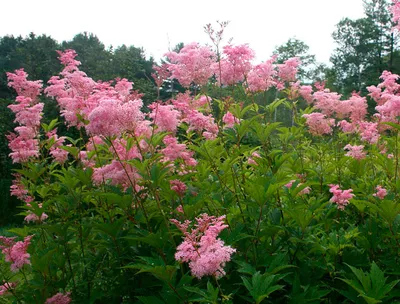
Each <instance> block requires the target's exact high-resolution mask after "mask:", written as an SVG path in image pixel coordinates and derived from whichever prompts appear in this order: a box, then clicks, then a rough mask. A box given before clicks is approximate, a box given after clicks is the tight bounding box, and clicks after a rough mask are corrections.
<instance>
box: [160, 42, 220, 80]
mask: <svg viewBox="0 0 400 304" xmlns="http://www.w3.org/2000/svg"><path fill="white" fill-rule="evenodd" d="M165 56H167V57H168V58H169V59H170V61H171V63H170V64H168V70H170V71H171V77H170V78H175V79H177V80H178V81H179V83H180V84H181V85H182V86H184V87H189V86H190V85H191V84H192V83H194V84H197V85H205V84H206V83H207V82H208V79H209V78H210V77H211V76H212V75H213V70H212V65H213V63H214V62H215V59H216V56H215V54H214V52H213V51H212V50H211V49H210V48H209V47H205V46H204V47H203V46H200V45H199V44H198V43H195V42H194V43H191V44H188V45H185V46H184V47H183V48H182V49H181V50H180V52H179V53H176V52H169V53H167V54H165Z"/></svg>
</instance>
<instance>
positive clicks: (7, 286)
mask: <svg viewBox="0 0 400 304" xmlns="http://www.w3.org/2000/svg"><path fill="white" fill-rule="evenodd" d="M16 285H17V284H15V283H7V282H6V283H4V284H3V285H0V296H2V295H5V294H6V293H7V292H8V291H10V290H11V289H13V288H15V286H16Z"/></svg>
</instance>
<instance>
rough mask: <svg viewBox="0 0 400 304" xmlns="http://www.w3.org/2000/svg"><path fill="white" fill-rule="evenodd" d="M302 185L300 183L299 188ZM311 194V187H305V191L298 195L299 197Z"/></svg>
mask: <svg viewBox="0 0 400 304" xmlns="http://www.w3.org/2000/svg"><path fill="white" fill-rule="evenodd" d="M301 185H302V183H299V184H298V185H297V187H300V186H301ZM310 192H311V187H308V186H307V187H305V188H304V189H303V190H301V191H300V192H299V193H298V195H304V194H310Z"/></svg>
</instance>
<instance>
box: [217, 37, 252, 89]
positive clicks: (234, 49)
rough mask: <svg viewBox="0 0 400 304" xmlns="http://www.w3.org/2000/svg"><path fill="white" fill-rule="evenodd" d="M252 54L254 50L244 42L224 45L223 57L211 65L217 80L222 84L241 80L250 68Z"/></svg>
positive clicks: (230, 83)
mask: <svg viewBox="0 0 400 304" xmlns="http://www.w3.org/2000/svg"><path fill="white" fill-rule="evenodd" d="M254 56H255V53H254V51H253V50H252V49H250V48H249V46H248V45H246V44H243V45H237V46H234V45H230V44H229V45H226V46H224V49H223V58H222V59H221V61H220V62H217V63H214V65H213V70H214V73H215V75H216V76H217V79H218V82H219V83H220V84H222V85H234V84H235V83H238V82H242V81H243V80H244V79H245V78H246V77H247V74H248V73H249V72H250V70H251V68H252V65H251V61H252V60H253V58H254Z"/></svg>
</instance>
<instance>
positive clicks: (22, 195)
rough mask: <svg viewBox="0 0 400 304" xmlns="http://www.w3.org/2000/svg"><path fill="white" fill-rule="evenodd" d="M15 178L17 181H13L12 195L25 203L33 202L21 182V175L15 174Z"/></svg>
mask: <svg viewBox="0 0 400 304" xmlns="http://www.w3.org/2000/svg"><path fill="white" fill-rule="evenodd" d="M14 177H15V179H14V180H13V182H12V185H11V187H10V194H11V195H12V196H15V197H17V198H18V199H19V200H21V201H23V202H25V203H30V202H32V201H33V200H34V198H33V197H32V196H29V195H28V190H26V188H25V186H24V184H23V183H22V181H21V175H19V174H14Z"/></svg>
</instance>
